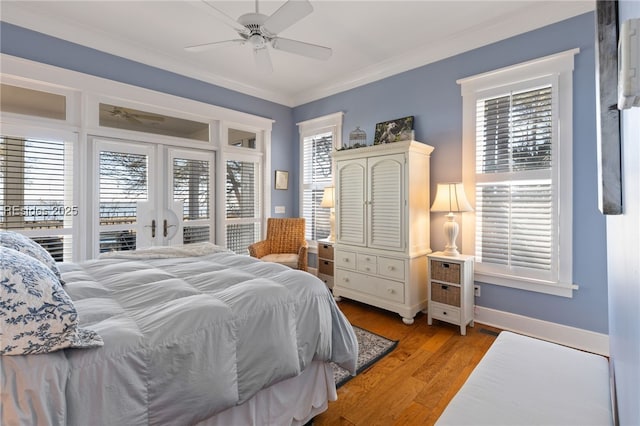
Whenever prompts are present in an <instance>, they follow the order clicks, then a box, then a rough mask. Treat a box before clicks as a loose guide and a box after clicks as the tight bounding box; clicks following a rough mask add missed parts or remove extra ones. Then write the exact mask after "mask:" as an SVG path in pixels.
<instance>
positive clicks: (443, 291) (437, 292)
mask: <svg viewBox="0 0 640 426" xmlns="http://www.w3.org/2000/svg"><path fill="white" fill-rule="evenodd" d="M431 300H433V301H434V302H438V303H444V304H446V305H451V306H458V307H459V306H460V287H456V286H453V285H446V284H441V283H433V282H432V283H431Z"/></svg>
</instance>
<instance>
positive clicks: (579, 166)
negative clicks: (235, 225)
mask: <svg viewBox="0 0 640 426" xmlns="http://www.w3.org/2000/svg"><path fill="white" fill-rule="evenodd" d="M594 38H595V34H594V16H593V14H591V13H590V14H585V15H582V16H578V17H576V18H573V19H569V20H567V21H564V22H561V23H558V24H555V25H551V26H549V27H545V28H543V29H540V30H536V31H533V32H530V33H527V34H524V35H521V36H517V37H513V38H510V39H508V40H504V41H501V42H499V43H495V44H493V45H490V46H486V47H483V48H480V49H476V50H473V51H471V52H467V53H464V54H460V55H457V56H455V57H452V58H448V59H445V60H442V61H439V62H436V63H433V64H430V65H426V66H424V67H421V68H418V69H415V70H412V71H408V72H405V73H402V74H399V75H396V76H393V77H389V78H387V79H385V80H382V81H379V82H376V83H372V84H369V85H366V86H363V87H360V88H356V89H353V90H350V91H347V92H344V93H340V94H337V95H334V96H330V97H327V98H324V99H321V100H318V101H315V102H311V103H309V104H306V105H302V106H299V107H297V108H294V109H293V110H292V109H290V108H288V107H285V106H282V105H278V104H275V103H272V102H268V101H265V100H261V99H257V98H255V97H251V96H247V95H243V94H240V93H237V92H233V91H230V90H226V89H223V88H220V87H216V86H213V85H210V84H207V83H204V82H201V81H198V80H194V79H191V78H187V77H184V76H180V75H177V74H174V73H170V72H167V71H163V70H160V69H157V68H153V67H149V66H146V65H143V64H140V63H137V62H133V61H129V60H126V59H123V58H119V57H115V56H112V55H108V54H105V53H102V52H98V51H96V50H93V49H89V48H86V47H83V46H79V45H77V44H73V43H68V42H66V41H63V40H59V39H55V38H52V37H49V36H46V35H43V34H39V33H36V32H33V31H29V30H26V29H23V28H20V27H16V26H13V25H9V24H6V23H3V24H2V26H1V34H0V40H1V43H2V44H1V49H2V52H3V53H7V54H11V55H15V56H20V57H24V58H27V59H32V60H35V61H39V62H44V63H47V64H51V65H57V66H60V67H63V68H69V69H73V70H76V71H80V72H84V73H88V74H93V75H98V76H102V77H105V78H109V79H112V80H116V81H120V82H124V83H129V84H135V85H137V86H141V87H145V88H149V89H153V90H157V91H160V92H166V93H171V94H173V95H177V96H182V97H185V98H190V99H195V100H199V101H202V102H207V103H211V104H215V105H219V106H223V107H227V108H232V109H235V110H238V111H244V112H247V113H251V114H256V115H260V116H264V117H269V118H272V119H274V120H276V123H275V124H274V128H273V137H272V139H273V155H272V164H271V166H272V170H274V169H284V170H289V171H290V172H292V175H290V182H291V183H292V185H290V189H289V190H288V191H272V205H285V206H287V211H288V212H292V214H293V215H296V214H297V210H298V206H297V202H298V195H297V194H298V193H297V189H298V188H297V164H298V158H299V149H298V143H297V129H296V126H295V123H296V122H299V121H303V120H307V119H311V118H315V117H318V116H321V115H324V114H329V113H333V112H336V111H344V112H345V113H346V114H345V119H344V135H343V138H344V139H348V133H349V131H350V130H352V129H355V127H356V126H361V128H362V129H363V130H365V131H366V132H367V134H368V137H369V139H371V138H372V137H373V129H374V126H375V123H377V122H381V121H386V120H389V119H392V118H398V117H403V116H406V115H413V116H414V117H415V130H416V139H417V140H420V141H422V142H425V143H428V144H430V145H433V146H434V147H435V148H436V149H435V151H434V154H433V157H432V174H431V176H432V194H433V193H434V191H433V190H434V188H435V184H436V182H440V181H450V180H460V179H461V177H462V172H461V158H462V147H461V139H462V115H461V114H462V97H461V95H460V88H459V86H458V85H457V84H456V80H457V79H459V78H462V77H467V76H470V75H474V74H478V73H481V72H485V71H490V70H494V69H496V68H500V67H504V66H508V65H512V64H515V63H519V62H522V61H526V60H530V59H534V58H538V57H540V56H545V55H549V54H552V53H556V52H559V51H563V50H567V49H572V48H575V47H579V48H580V49H581V51H580V53H579V54H578V55H577V56H576V69H575V72H574V195H573V197H574V200H573V201H574V282H575V283H576V284H578V285H579V286H580V290H578V291H576V292H575V293H574V297H573V298H572V299H567V298H562V297H555V296H547V295H542V294H538V293H532V292H525V291H520V290H515V289H509V288H504V287H499V286H492V285H488V284H485V285H483V288H482V297H480V298H478V299H477V304H478V305H481V306H485V307H488V308H493V309H497V310H501V311H507V312H513V313H517V314H521V315H525V316H530V317H533V318H539V319H543V320H547V321H552V322H556V323H560V324H565V325H570V326H575V327H578V328H583V329H586V330H591V331H595V332H599V333H605V334H606V333H607V332H608V329H607V328H608V316H607V284H606V283H607V271H606V260H605V259H606V246H605V244H606V238H605V220H604V218H603V217H602V215H600V213H599V211H598V207H597V175H596V127H595V126H596V125H595V87H594V81H595V76H594V67H595V60H594V55H595V53H594ZM432 221H433V233H432V248H435V249H438V248H441V246H443V245H444V244H443V242H444V237H442V236H441V235H440V234H441V233H440V232H439V230H440V229H441V224H442V222H441V218H440V217H436V216H434V217H433V218H432Z"/></svg>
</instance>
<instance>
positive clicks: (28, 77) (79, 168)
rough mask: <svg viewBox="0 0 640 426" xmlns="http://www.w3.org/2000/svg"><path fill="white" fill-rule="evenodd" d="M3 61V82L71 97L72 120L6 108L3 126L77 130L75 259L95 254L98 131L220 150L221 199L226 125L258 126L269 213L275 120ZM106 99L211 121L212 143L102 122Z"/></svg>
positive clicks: (220, 222)
mask: <svg viewBox="0 0 640 426" xmlns="http://www.w3.org/2000/svg"><path fill="white" fill-rule="evenodd" d="M0 62H1V63H2V71H1V72H0V80H1V81H2V82H3V83H7V84H13V85H17V86H20V87H25V88H29V89H36V90H43V91H48V92H51V93H58V94H62V95H65V96H67V119H66V120H53V119H47V118H41V117H30V116H24V115H20V114H11V113H2V114H0V121H1V123H2V126H3V128H4V126H7V125H9V124H12V125H23V126H25V127H29V128H31V127H38V128H41V129H43V132H44V133H45V134H48V132H49V131H50V130H53V131H58V130H63V131H71V132H75V133H76V134H77V141H76V146H75V147H74V160H73V161H74V173H73V175H74V176H73V179H74V181H73V188H74V200H77V201H76V202H77V204H78V206H79V212H80V213H79V216H78V218H77V220H76V221H75V222H74V228H73V236H74V250H73V261H83V260H86V259H90V258H92V256H93V253H92V248H91V246H90V245H88V244H84V243H83V241H82V239H80V238H76V237H77V236H79V235H87V234H88V233H89V232H90V230H91V229H92V222H91V221H92V217H90V214H91V212H92V207H91V206H92V203H93V200H92V199H91V196H90V194H91V191H92V187H91V186H90V185H89V184H88V183H87V179H86V178H85V177H86V176H88V173H90V172H92V171H91V170H90V165H89V164H92V163H91V158H92V157H91V156H92V152H91V150H90V149H88V147H87V140H88V139H89V138H90V137H93V136H95V137H113V138H118V137H120V138H123V139H133V140H137V141H141V142H152V143H153V142H156V141H160V142H163V143H166V144H167V145H174V146H179V147H183V148H195V149H209V150H212V151H216V165H215V169H216V183H215V186H216V190H215V196H216V202H219V201H220V198H219V197H220V194H224V192H225V191H224V188H225V183H226V175H224V174H223V175H222V177H223V178H224V179H221V178H220V176H221V175H220V174H221V173H222V171H223V170H225V167H223V166H224V163H223V161H224V155H221V151H225V150H227V149H228V148H227V147H225V146H223V144H222V142H223V141H222V133H221V132H222V129H223V128H224V127H225V126H227V127H228V126H236V127H238V126H242V128H246V129H256V133H258V132H259V133H260V134H261V135H262V145H261V151H262V168H261V174H262V176H261V178H262V181H263V187H262V188H263V194H262V195H263V205H264V209H263V215H264V217H265V218H266V217H268V213H269V210H268V209H269V205H270V193H271V192H270V183H271V176H270V170H271V168H270V164H271V154H270V146H271V131H272V127H273V123H274V120H272V119H270V118H266V117H260V116H257V115H252V114H248V113H245V112H241V111H235V110H232V109H228V108H224V107H220V106H216V105H212V104H208V103H204V102H200V101H195V100H192V99H187V98H183V97H179V96H175V95H170V94H167V93H162V92H157V91H154V90H149V89H145V88H142V87H138V86H132V85H129V84H124V83H120V82H117V81H113V80H108V79H105V78H101V77H96V76H93V75H89V74H83V73H80V72H77V71H72V70H68V69H65V68H59V67H55V66H52V65H48V64H44V63H41V62H37V61H32V60H29V59H24V58H18V57H15V56H11V55H7V54H3V53H0ZM100 101H117V102H119V103H126V104H127V105H129V106H131V107H134V108H138V109H143V110H148V111H150V112H157V113H160V114H168V115H174V116H177V117H182V118H185V119H192V120H195V121H203V120H204V121H206V122H208V123H210V130H209V131H210V138H209V140H210V142H209V143H206V142H202V141H192V140H188V139H183V138H177V137H171V136H163V135H151V134H145V133H142V132H132V131H127V130H122V129H110V128H102V127H100V126H99V125H98V120H97V113H96V112H95V111H96V110H97V107H98V103H99V102H100ZM132 136H133V137H132ZM225 143H226V139H225ZM215 216H216V235H215V237H214V236H213V235H212V237H214V239H215V242H218V243H219V244H224V241H225V240H224V239H223V238H221V237H220V235H218V234H219V233H220V232H219V230H220V229H223V228H224V226H225V223H224V215H220V214H217V215H215ZM265 220H266V219H265ZM223 235H224V234H223Z"/></svg>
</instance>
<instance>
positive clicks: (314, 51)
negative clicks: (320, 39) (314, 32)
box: [271, 37, 333, 60]
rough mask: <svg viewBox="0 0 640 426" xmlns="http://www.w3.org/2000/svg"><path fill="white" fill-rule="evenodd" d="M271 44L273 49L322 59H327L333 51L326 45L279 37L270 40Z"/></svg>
mask: <svg viewBox="0 0 640 426" xmlns="http://www.w3.org/2000/svg"><path fill="white" fill-rule="evenodd" d="M271 46H273V48H274V49H278V50H283V51H285V52H289V53H295V54H296V55H302V56H307V57H309V58H314V59H322V60H327V59H329V58H330V57H331V54H332V53H333V51H332V50H331V49H330V48H328V47H324V46H318V45H317V44H311V43H305V42H303V41H297V40H290V39H288V38H281V37H276V38H274V39H273V40H272V41H271Z"/></svg>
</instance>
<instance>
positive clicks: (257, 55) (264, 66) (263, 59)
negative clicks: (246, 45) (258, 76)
mask: <svg viewBox="0 0 640 426" xmlns="http://www.w3.org/2000/svg"><path fill="white" fill-rule="evenodd" d="M253 56H254V59H255V61H256V66H257V67H258V70H260V71H261V72H264V73H272V72H273V65H272V64H271V56H270V55H269V51H268V50H267V49H266V47H265V48H262V49H253Z"/></svg>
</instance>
